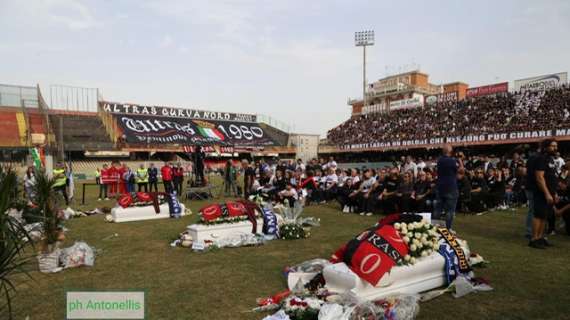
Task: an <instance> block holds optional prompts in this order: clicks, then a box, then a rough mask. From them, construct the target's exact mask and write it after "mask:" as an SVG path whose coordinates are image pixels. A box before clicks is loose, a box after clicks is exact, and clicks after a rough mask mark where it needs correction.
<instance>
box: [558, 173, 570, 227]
mask: <svg viewBox="0 0 570 320" xmlns="http://www.w3.org/2000/svg"><path fill="white" fill-rule="evenodd" d="M558 193H559V195H558V203H557V204H556V206H555V208H554V212H555V213H556V215H557V216H562V219H564V224H565V225H566V234H567V235H569V236H570V188H568V178H565V179H560V180H559V182H558Z"/></svg>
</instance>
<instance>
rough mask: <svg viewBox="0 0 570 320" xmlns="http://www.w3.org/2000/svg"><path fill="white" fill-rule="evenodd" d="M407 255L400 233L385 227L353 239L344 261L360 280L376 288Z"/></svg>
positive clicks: (346, 249)
mask: <svg viewBox="0 0 570 320" xmlns="http://www.w3.org/2000/svg"><path fill="white" fill-rule="evenodd" d="M407 254H408V247H407V246H406V244H405V243H404V241H403V240H402V238H400V235H399V234H398V231H397V230H396V229H394V227H392V226H390V225H385V226H383V227H381V228H376V229H369V230H367V231H364V232H363V233H361V234H360V235H359V236H358V237H356V238H355V239H352V240H351V241H350V242H349V243H348V244H347V246H346V248H345V250H344V254H343V260H344V262H345V263H346V264H347V265H348V266H349V268H350V269H351V270H352V271H353V272H354V273H356V274H357V275H358V276H359V277H360V278H362V279H363V280H365V281H367V282H368V283H370V284H371V285H373V286H375V285H376V284H378V282H379V281H380V279H381V278H382V277H383V276H384V274H385V273H386V272H389V271H390V270H391V269H392V267H393V266H395V265H396V264H397V263H398V262H400V261H401V260H402V258H403V257H404V256H405V255H407Z"/></svg>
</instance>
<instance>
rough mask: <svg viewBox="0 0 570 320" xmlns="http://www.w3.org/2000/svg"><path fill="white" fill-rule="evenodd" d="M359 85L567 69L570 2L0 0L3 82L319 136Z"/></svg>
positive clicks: (486, 78) (474, 81)
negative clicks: (61, 87) (359, 38)
mask: <svg viewBox="0 0 570 320" xmlns="http://www.w3.org/2000/svg"><path fill="white" fill-rule="evenodd" d="M361 30H374V31H375V36H376V43H375V45H374V46H373V47H369V48H368V49H367V59H368V61H367V74H368V82H373V81H375V80H377V79H379V78H382V77H384V76H386V75H387V74H394V73H397V72H398V71H399V70H404V69H410V68H411V66H412V65H413V64H415V65H419V67H420V69H421V71H423V72H425V73H428V74H429V75H430V82H432V83H436V84H439V83H446V82H453V81H463V82H466V83H468V84H469V85H470V86H477V85H484V84H490V83H495V82H502V81H513V80H515V79H520V78H526V77H530V76H535V75H541V74H547V73H554V72H561V71H569V70H570V58H569V57H570V1H567V0H560V1H555V0H543V1H534V0H529V1H527V0H510V1H508V0H504V1H487V0H483V1H440V0H432V1H379V0H377V1H363V0H352V1H349V0H346V1H335V0H311V1H307V0H304V1H300V0H256V1H253V0H215V1H207V0H201V1H200V0H168V1H167V0H163V1H158V0H138V1H123V0H114V1H95V0H93V1H89V0H86V1H83V0H44V1H35V0H26V1H20V0H0V83H4V84H18V85H35V84H37V83H39V84H40V86H41V88H42V92H43V93H44V95H45V94H46V91H49V87H50V85H54V84H65V85H71V86H79V87H89V88H99V90H100V92H101V93H102V96H103V97H104V98H105V99H106V100H110V101H115V102H129V103H138V104H144V105H163V106H176V107H187V108H199V109H203V110H213V111H226V112H239V113H257V114H266V115H269V116H271V117H273V118H274V119H277V120H280V121H282V122H285V123H287V124H290V125H292V127H293V130H294V131H295V132H298V133H313V134H321V135H324V134H326V131H327V130H329V129H331V128H333V127H334V126H336V125H338V124H340V123H341V122H343V121H344V120H346V119H348V117H349V116H350V106H348V105H347V100H348V98H349V97H352V98H355V97H360V96H361V95H362V48H360V47H354V32H355V31H361Z"/></svg>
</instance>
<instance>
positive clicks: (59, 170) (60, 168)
mask: <svg viewBox="0 0 570 320" xmlns="http://www.w3.org/2000/svg"><path fill="white" fill-rule="evenodd" d="M53 179H54V184H53V189H54V191H55V192H57V193H61V195H62V196H63V198H64V199H65V205H67V206H68V205H69V198H68V196H67V190H66V188H67V176H66V174H65V165H64V164H63V162H58V163H57V166H56V167H55V169H53Z"/></svg>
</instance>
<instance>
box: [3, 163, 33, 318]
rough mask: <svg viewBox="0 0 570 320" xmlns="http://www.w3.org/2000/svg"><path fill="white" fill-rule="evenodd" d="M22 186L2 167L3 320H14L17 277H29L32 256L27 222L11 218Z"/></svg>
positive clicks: (12, 174) (8, 170) (13, 174)
mask: <svg viewBox="0 0 570 320" xmlns="http://www.w3.org/2000/svg"><path fill="white" fill-rule="evenodd" d="M17 194H18V182H17V177H16V174H15V173H14V171H12V170H11V169H4V168H2V167H0V297H2V298H1V299H0V318H2V319H13V312H12V299H13V298H14V294H15V292H16V284H15V282H14V281H15V280H14V276H15V275H17V274H25V275H28V276H29V274H28V271H27V270H26V269H24V266H25V265H26V264H27V263H28V261H29V258H30V256H29V255H26V253H25V248H26V246H27V245H28V243H30V242H29V241H28V240H29V236H28V234H27V232H26V230H25V229H24V225H23V222H22V221H21V220H19V219H16V218H14V217H13V216H11V215H9V214H8V211H9V209H10V208H13V207H14V204H15V202H16V201H17Z"/></svg>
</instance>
